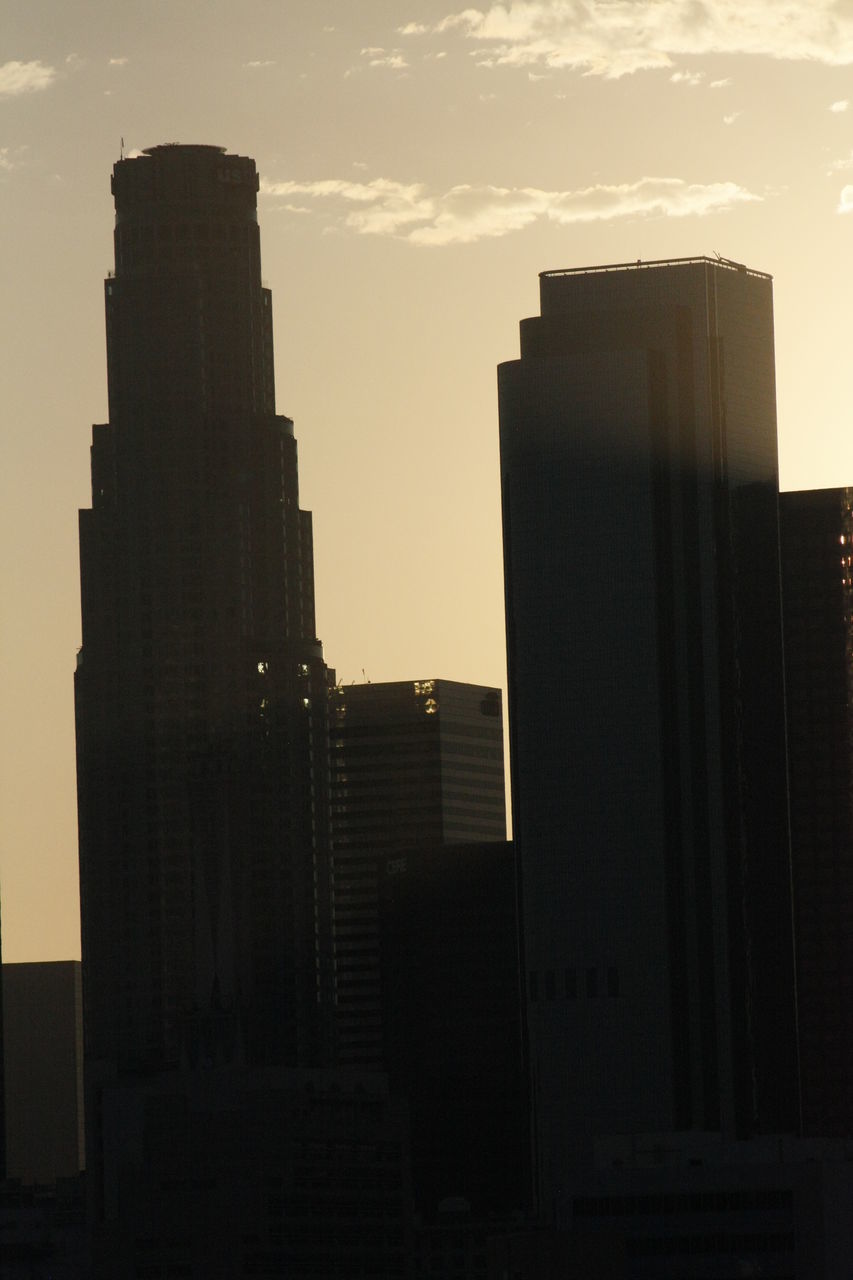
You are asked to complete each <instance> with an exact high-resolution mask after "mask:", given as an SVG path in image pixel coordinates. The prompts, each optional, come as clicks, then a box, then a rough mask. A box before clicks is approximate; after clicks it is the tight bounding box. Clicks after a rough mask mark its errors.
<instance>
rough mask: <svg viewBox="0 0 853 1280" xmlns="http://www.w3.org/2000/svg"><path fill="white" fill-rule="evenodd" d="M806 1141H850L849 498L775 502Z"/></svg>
mask: <svg viewBox="0 0 853 1280" xmlns="http://www.w3.org/2000/svg"><path fill="white" fill-rule="evenodd" d="M779 526H780V534H781V546H782V604H783V618H784V623H785V691H786V698H787V712H788V763H789V774H790V797H791V855H792V864H793V884H794V922H795V938H796V956H797V1015H798V1022H799V1030H800V1073H801V1080H802V1100H803V1131H804V1133H805V1134H806V1135H808V1136H815V1137H817V1136H820V1137H829V1138H831V1137H841V1136H843V1137H848V1138H849V1137H853V1078H851V1074H850V1070H849V1063H850V1062H851V1061H852V1060H853V1019H851V1016H850V1008H851V999H853V928H851V921H853V808H851V794H853V710H851V701H850V694H851V680H853V570H851V564H853V490H850V489H814V490H809V491H805V492H795V493H783V494H780V497H779Z"/></svg>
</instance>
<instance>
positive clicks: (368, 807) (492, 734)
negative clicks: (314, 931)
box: [331, 680, 506, 1067]
mask: <svg viewBox="0 0 853 1280" xmlns="http://www.w3.org/2000/svg"><path fill="white" fill-rule="evenodd" d="M331 778H332V831H333V847H334V855H333V858H334V892H333V915H334V925H333V931H334V959H335V1003H336V1027H337V1056H338V1062H339V1063H340V1064H341V1065H347V1066H354V1065H361V1066H373V1067H379V1066H381V1065H382V1061H383V1059H382V1027H381V1020H380V1006H381V998H380V981H379V979H380V974H379V963H380V960H379V927H378V916H377V912H378V906H379V904H378V898H377V885H378V875H379V865H380V859H381V858H382V856H383V855H384V854H386V853H387V852H388V851H389V850H392V849H398V848H403V847H407V846H411V845H422V846H431V847H433V848H438V847H439V846H441V845H447V844H455V843H461V842H472V841H489V840H495V841H502V840H504V839H505V838H506V806H505V800H504V756H503V717H502V714H501V695H500V690H499V689H488V688H482V687H481V686H479V685H472V684H462V683H460V682H459V681H456V680H399V681H392V682H388V683H379V684H359V685H339V686H338V687H337V688H335V689H334V690H333V692H332V710H331Z"/></svg>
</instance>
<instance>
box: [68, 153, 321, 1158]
mask: <svg viewBox="0 0 853 1280" xmlns="http://www.w3.org/2000/svg"><path fill="white" fill-rule="evenodd" d="M112 190H113V194H114V196H115V206H116V227H115V262H116V266H115V273H114V274H111V275H110V277H109V278H108V279H107V281H106V319H107V367H108V381H109V423H108V424H107V425H103V426H96V427H95V428H94V432H93V445H92V508H91V510H85V511H82V512H81V513H80V558H81V580H82V616H83V645H82V649H81V650H80V654H79V657H78V664H77V673H76V680H75V686H76V706H77V746H78V791H79V827H80V886H81V900H82V937H83V964H84V993H85V1033H86V1057H87V1079H88V1084H89V1087H90V1089H91V1088H92V1087H93V1085H94V1084H96V1083H97V1081H98V1080H99V1079H101V1078H103V1079H112V1078H115V1077H116V1076H118V1077H122V1076H124V1077H127V1076H130V1075H139V1074H140V1073H142V1074H145V1073H150V1072H152V1071H157V1070H162V1069H164V1068H169V1067H174V1066H176V1065H178V1064H183V1065H185V1066H190V1067H192V1066H193V1065H196V1064H202V1063H205V1062H214V1061H215V1062H220V1063H222V1062H239V1061H245V1062H246V1063H247V1064H249V1065H252V1064H261V1063H271V1064H278V1065H287V1064H294V1063H304V1062H311V1061H312V1060H314V1059H315V1057H316V1055H317V1053H318V1052H319V1047H320V1044H319V1042H320V1021H319V1018H318V1009H319V1008H320V1007H321V997H322V995H323V991H322V975H321V973H320V969H319V956H320V955H321V954H322V938H323V931H324V930H325V929H326V928H327V922H328V906H327V895H326V889H327V872H326V842H327V821H328V792H327V767H326V763H325V762H326V747H325V742H326V672H325V667H324V664H323V659H322V651H321V646H320V643H319V642H318V640H317V639H316V638H315V635H314V598H313V566H312V541H311V516H310V513H308V512H305V511H301V510H300V508H299V494H298V481H297V459H296V442H295V440H294V436H293V424H292V422H291V421H290V420H289V419H287V418H285V417H282V416H280V415H277V414H276V412H275V396H274V382H273V339H272V310H271V299H270V293H269V290H268V289H266V288H263V287H262V284H261V261H260V239H259V232H258V222H257V212H256V192H257V190H258V176H257V173H256V170H255V164H254V161H253V160H251V159H248V158H246V157H243V156H233V155H227V154H225V152H224V150H223V149H222V148H220V147H211V146H177V145H175V146H160V147H152V148H150V149H149V150H148V151H146V152H145V153H144V154H143V155H142V156H139V157H136V158H133V159H126V160H125V159H122V160H120V161H119V162H118V163H117V164H116V166H115V168H114V171H113V179H112ZM93 1124H96V1122H95V1121H93ZM93 1132H94V1129H93ZM94 1140H95V1141H96V1140H97V1139H96V1138H95V1139H94Z"/></svg>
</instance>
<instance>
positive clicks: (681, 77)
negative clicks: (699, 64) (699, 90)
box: [669, 71, 705, 85]
mask: <svg viewBox="0 0 853 1280" xmlns="http://www.w3.org/2000/svg"><path fill="white" fill-rule="evenodd" d="M669 78H670V80H671V81H672V83H673V84H689V85H697V84H701V83H702V81H703V80H704V79H705V72H704V71H673V73H672V75H671V76H670V77H669Z"/></svg>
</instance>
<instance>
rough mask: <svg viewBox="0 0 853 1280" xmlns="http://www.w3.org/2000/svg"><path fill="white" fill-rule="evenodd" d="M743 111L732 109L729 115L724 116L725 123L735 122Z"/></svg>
mask: <svg viewBox="0 0 853 1280" xmlns="http://www.w3.org/2000/svg"><path fill="white" fill-rule="evenodd" d="M742 115H743V112H742V111H732V112H731V113H730V114H729V115H727V116H723V124H734V122H735V120H737V118H738V116H742Z"/></svg>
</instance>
